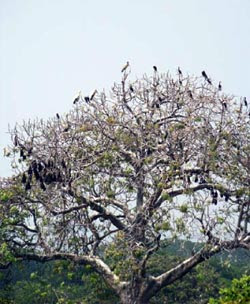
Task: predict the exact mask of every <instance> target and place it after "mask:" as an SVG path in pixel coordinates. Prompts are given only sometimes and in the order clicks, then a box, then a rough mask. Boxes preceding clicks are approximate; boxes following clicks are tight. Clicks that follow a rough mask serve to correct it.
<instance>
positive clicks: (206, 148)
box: [0, 69, 250, 304]
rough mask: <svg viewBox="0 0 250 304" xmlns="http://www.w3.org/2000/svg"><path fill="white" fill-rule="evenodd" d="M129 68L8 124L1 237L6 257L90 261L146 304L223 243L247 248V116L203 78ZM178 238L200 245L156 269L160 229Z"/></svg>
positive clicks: (120, 291)
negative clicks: (44, 112) (55, 108)
mask: <svg viewBox="0 0 250 304" xmlns="http://www.w3.org/2000/svg"><path fill="white" fill-rule="evenodd" d="M127 70H128V69H125V70H124V71H123V72H122V75H123V76H122V81H121V83H120V84H114V86H113V87H112V89H111V92H110V94H109V95H107V94H106V93H105V92H101V93H98V92H96V91H95V94H92V96H91V98H89V97H88V96H86V97H84V98H82V97H81V96H80V95H79V99H78V100H77V102H75V101H74V105H73V109H72V110H71V111H70V112H69V113H68V114H67V115H64V116H59V115H56V117H55V118H51V119H49V120H47V121H44V120H36V121H28V122H25V123H23V125H16V126H15V128H14V129H12V130H10V133H11V137H12V141H13V145H12V146H11V147H9V148H8V153H7V154H8V155H9V157H11V158H12V166H13V168H14V170H15V175H14V176H13V177H11V178H8V179H2V180H1V187H0V188H1V192H0V201H1V203H0V206H1V209H0V214H1V222H0V226H1V230H0V240H1V257H2V261H3V263H4V262H5V263H8V262H11V261H13V260H15V259H26V260H35V261H40V262H47V261H51V260H69V261H72V262H74V263H76V264H88V265H90V266H91V267H92V268H93V269H94V270H95V271H96V272H97V273H99V274H100V275H101V276H102V277H103V278H104V280H105V281H106V282H107V284H108V285H109V286H110V287H111V288H112V289H113V290H114V292H115V293H116V294H117V295H118V296H119V298H120V301H121V303H127V304H130V303H133V304H139V303H148V302H149V300H150V298H152V297H153V296H154V295H155V294H157V292H158V291H160V290H161V289H162V288H163V287H165V286H167V285H170V284H172V283H173V282H175V281H177V280H179V279H180V278H182V277H183V276H184V275H185V274H187V273H189V272H190V271H191V270H192V269H193V268H194V267H195V266H196V265H198V264H200V263H202V262H203V261H205V260H207V259H209V258H210V257H212V256H214V255H215V254H217V253H219V252H221V251H223V250H233V249H235V248H245V249H247V250H249V249H250V233H249V218H250V212H249V208H250V191H249V189H250V187H249V186H250V128H249V122H250V117H249V113H248V112H249V109H248V108H247V106H246V105H245V104H244V103H243V99H240V100H237V99H236V98H234V97H233V96H230V95H226V94H224V93H223V92H222V91H221V89H219V88H218V87H215V86H213V85H211V84H210V83H208V82H207V81H206V80H205V79H204V78H202V77H189V76H187V77H186V76H185V77H184V76H183V75H182V74H179V75H178V76H177V78H176V79H175V78H172V77H171V76H170V75H169V74H159V73H158V72H157V71H155V72H154V74H153V76H152V77H151V76H150V77H148V76H143V78H142V79H138V80H136V81H134V82H131V81H130V80H129V78H128V76H129V72H128V71H127ZM176 238H178V239H184V240H187V239H195V240H196V241H197V242H199V246H197V248H194V249H193V251H192V252H191V253H190V256H189V257H188V258H185V259H183V261H182V262H177V263H176V265H175V266H174V267H171V268H169V269H168V270H167V271H163V272H162V274H160V275H157V276H153V275H151V274H150V272H149V269H148V268H147V264H148V262H149V260H150V258H151V256H152V254H153V253H155V252H157V250H158V249H159V247H160V239H168V240H169V241H171V240H174V239H176ZM110 255H111V256H112V260H114V257H115V256H117V264H116V265H114V264H112V263H110V259H109V256H110Z"/></svg>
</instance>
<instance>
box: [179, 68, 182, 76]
mask: <svg viewBox="0 0 250 304" xmlns="http://www.w3.org/2000/svg"><path fill="white" fill-rule="evenodd" d="M178 74H179V75H180V76H182V71H181V69H180V67H178Z"/></svg>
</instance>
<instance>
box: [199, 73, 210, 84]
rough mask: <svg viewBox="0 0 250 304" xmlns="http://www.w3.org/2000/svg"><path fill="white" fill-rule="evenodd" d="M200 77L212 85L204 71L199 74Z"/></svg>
mask: <svg viewBox="0 0 250 304" xmlns="http://www.w3.org/2000/svg"><path fill="white" fill-rule="evenodd" d="M201 75H202V76H203V77H204V78H205V80H206V81H207V82H208V83H209V84H212V81H211V80H210V79H209V78H208V76H207V73H206V72H205V71H202V72H201Z"/></svg>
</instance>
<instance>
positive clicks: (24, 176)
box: [22, 173, 27, 184]
mask: <svg viewBox="0 0 250 304" xmlns="http://www.w3.org/2000/svg"><path fill="white" fill-rule="evenodd" d="M26 181H27V177H26V175H25V173H23V176H22V184H25V183H26Z"/></svg>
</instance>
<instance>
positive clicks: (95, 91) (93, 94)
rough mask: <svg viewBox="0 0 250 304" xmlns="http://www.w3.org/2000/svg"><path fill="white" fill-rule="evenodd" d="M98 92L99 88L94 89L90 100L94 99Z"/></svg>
mask: <svg viewBox="0 0 250 304" xmlns="http://www.w3.org/2000/svg"><path fill="white" fill-rule="evenodd" d="M96 93H97V90H94V92H93V93H92V95H91V96H90V100H93V98H94V97H95V94H96Z"/></svg>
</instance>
